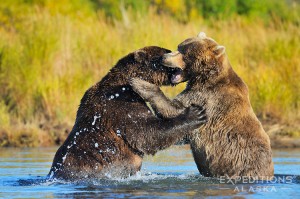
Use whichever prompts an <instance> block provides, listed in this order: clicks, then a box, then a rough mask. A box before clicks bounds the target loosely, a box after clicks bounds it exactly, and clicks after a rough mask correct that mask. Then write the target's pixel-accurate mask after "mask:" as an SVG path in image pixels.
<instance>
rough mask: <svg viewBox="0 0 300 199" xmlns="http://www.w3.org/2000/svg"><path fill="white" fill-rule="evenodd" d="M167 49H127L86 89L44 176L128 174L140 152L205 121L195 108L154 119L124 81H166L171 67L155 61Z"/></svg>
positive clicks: (168, 142)
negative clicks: (111, 66)
mask: <svg viewBox="0 0 300 199" xmlns="http://www.w3.org/2000/svg"><path fill="white" fill-rule="evenodd" d="M168 52H170V51H169V50H166V49H163V48H160V47H154V46H153V47H145V48H143V49H140V50H138V51H135V52H133V53H130V54H128V55H127V56H125V57H124V58H122V59H121V60H119V62H118V63H117V64H116V65H115V66H114V67H113V68H112V69H111V71H110V72H109V73H108V74H107V75H106V76H105V77H104V78H103V79H102V80H101V81H100V82H98V83H97V84H95V85H94V86H92V87H91V88H90V89H88V90H87V91H86V93H85V94H84V96H83V98H82V99H81V103H80V107H79V109H78V112H77V116H76V121H75V124H74V127H73V129H72V131H71V133H70V134H69V136H68V138H67V139H66V141H65V142H64V143H63V145H62V146H61V147H60V148H59V149H58V151H57V152H56V154H55V157H54V160H53V164H52V167H51V170H50V172H49V174H48V176H49V177H51V178H62V179H68V180H74V179H84V178H103V177H122V178H124V177H128V176H130V175H133V174H135V173H136V172H137V171H139V170H140V168H141V164H142V158H143V156H144V154H151V155H153V154H155V153H156V152H157V151H158V150H162V149H165V148H166V147H169V146H170V145H172V144H173V143H175V142H176V141H177V140H179V139H181V138H182V137H183V136H185V135H186V134H187V133H188V132H189V131H192V130H193V129H196V128H198V127H199V126H200V125H201V124H202V123H204V122H205V120H206V118H205V113H204V111H203V109H202V108H199V107H191V108H188V109H186V110H185V111H183V113H182V114H180V115H178V116H176V117H174V118H170V119H159V118H157V117H155V116H153V114H152V113H151V112H150V110H149V108H148V107H147V105H146V103H145V102H144V100H143V99H142V98H141V97H140V96H139V95H138V94H136V93H135V92H134V91H133V90H132V88H131V86H130V85H129V79H130V78H133V77H139V78H142V79H143V80H145V81H149V82H151V83H153V84H156V85H169V84H170V81H169V79H170V78H169V75H170V72H171V70H172V69H171V68H167V67H164V66H162V65H161V64H160V61H159V59H161V56H162V55H163V54H165V53H168Z"/></svg>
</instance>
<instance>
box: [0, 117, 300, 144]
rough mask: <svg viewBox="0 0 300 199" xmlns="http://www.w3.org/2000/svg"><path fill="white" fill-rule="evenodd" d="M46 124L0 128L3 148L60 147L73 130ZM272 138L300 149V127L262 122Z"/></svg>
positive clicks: (59, 125)
mask: <svg viewBox="0 0 300 199" xmlns="http://www.w3.org/2000/svg"><path fill="white" fill-rule="evenodd" d="M50 123H51V122H49V121H48V122H45V123H43V124H38V125H33V124H32V125H16V126H14V127H10V128H6V129H4V128H0V148H1V147H16V148H22V147H50V146H60V145H61V144H62V143H63V142H64V141H65V139H66V138H67V136H68V134H69V132H70V131H71V130H72V126H73V124H71V123H56V124H55V123H52V124H54V125H49V124H50ZM261 123H262V125H263V128H264V129H265V131H266V133H267V134H268V135H269V137H270V141H271V147H272V149H281V148H286V149H287V148H290V149H293V148H300V126H299V125H290V124H287V123H281V122H278V121H274V120H270V119H269V120H261Z"/></svg>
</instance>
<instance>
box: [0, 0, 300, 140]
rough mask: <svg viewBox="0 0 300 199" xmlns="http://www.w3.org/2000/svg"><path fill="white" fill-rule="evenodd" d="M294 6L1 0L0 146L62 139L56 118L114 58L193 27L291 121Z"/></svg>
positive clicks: (66, 116)
mask: <svg viewBox="0 0 300 199" xmlns="http://www.w3.org/2000/svg"><path fill="white" fill-rule="evenodd" d="M299 13H300V8H299V1H298V0H287V1H284V0H264V1H260V0H228V1H222V0H210V1H206V0H174V1H171V0H148V1H146V0H145V1H142V0H141V1H135V0H123V1H121V0H119V1H110V0H60V1H54V0H2V1H1V2H0V35H1V37H0V146H1V145H2V146H7V145H12V146H37V145H41V144H42V145H47V143H48V144H49V145H50V144H53V143H59V142H61V140H63V139H62V138H61V136H62V135H61V134H62V133H63V132H60V131H62V129H63V128H60V126H71V125H72V124H73V122H74V120H75V114H76V111H77V107H78V105H79V102H80V99H81V97H82V96H83V94H84V92H85V90H86V89H88V88H89V87H90V86H91V85H93V84H94V83H96V82H97V81H99V80H100V79H101V78H102V77H103V76H104V75H105V74H106V73H107V72H108V70H109V69H110V68H111V67H112V66H113V65H114V64H115V63H116V62H117V61H118V59H120V58H121V57H123V56H125V55H126V54H127V53H129V52H132V51H134V50H136V49H139V48H142V47H144V46H147V45H158V46H162V47H166V48H169V49H172V50H174V49H176V47H177V45H178V44H179V43H180V42H181V41H183V40H184V39H186V38H188V37H192V36H195V35H196V34H197V33H198V32H199V31H204V32H206V33H207V35H208V36H210V37H212V38H214V39H215V40H216V41H217V42H219V43H220V44H222V45H225V46H226V50H227V54H228V56H229V59H230V61H231V63H232V65H233V67H234V69H235V70H236V71H237V73H238V74H239V75H240V76H241V77H242V78H243V79H244V80H245V82H246V83H247V85H248V86H249V90H250V97H251V102H252V105H253V107H254V109H255V112H256V113H257V115H259V116H260V118H261V119H268V118H275V119H276V121H283V122H285V123H293V124H295V123H297V122H298V121H299V118H300V83H299V76H300V56H299V55H300V45H299V44H300V29H299V25H300V17H299ZM183 88H184V85H179V86H177V87H175V88H165V89H164V90H165V91H166V93H167V94H168V95H169V96H171V97H173V96H175V95H176V94H177V93H179V92H180V91H181V90H182V89H183ZM60 138H61V139H60ZM45 143H46V144H45Z"/></svg>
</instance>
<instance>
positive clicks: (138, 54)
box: [134, 50, 147, 63]
mask: <svg viewBox="0 0 300 199" xmlns="http://www.w3.org/2000/svg"><path fill="white" fill-rule="evenodd" d="M146 59H147V53H146V51H144V50H137V51H135V52H134V60H135V61H136V62H139V63H141V62H143V61H145V60H146Z"/></svg>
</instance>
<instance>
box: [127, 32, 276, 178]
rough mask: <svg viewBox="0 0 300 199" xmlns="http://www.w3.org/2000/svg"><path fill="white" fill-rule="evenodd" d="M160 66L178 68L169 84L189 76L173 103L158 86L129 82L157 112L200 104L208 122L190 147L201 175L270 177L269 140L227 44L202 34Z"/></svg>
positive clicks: (163, 113)
mask: <svg viewBox="0 0 300 199" xmlns="http://www.w3.org/2000/svg"><path fill="white" fill-rule="evenodd" d="M163 64H164V65H166V66H169V67H172V68H180V69H181V70H183V71H182V72H180V71H179V72H178V71H177V72H176V73H174V74H173V76H172V77H171V80H172V82H173V83H179V82H180V81H185V80H188V83H187V87H186V89H185V90H184V91H183V92H182V93H181V94H179V95H178V96H177V97H176V98H175V99H174V100H173V101H170V100H169V99H168V98H166V97H165V96H164V94H163V93H162V92H161V91H160V89H159V88H158V87H157V86H155V85H152V84H150V83H148V82H145V81H143V80H140V79H137V78H135V79H133V80H132V82H131V85H133V88H134V90H135V91H136V92H137V93H139V95H140V96H142V97H143V98H144V99H145V100H146V101H149V102H150V104H151V106H152V107H153V109H154V110H155V111H156V112H157V114H159V115H161V116H162V117H164V118H168V117H175V116H176V115H178V114H180V113H182V112H183V110H184V107H189V106H190V105H191V104H196V105H200V106H204V107H205V109H206V113H207V117H208V122H207V123H206V124H205V125H204V126H202V127H200V129H198V130H195V131H194V132H193V135H192V136H191V138H190V139H191V149H192V153H193V156H194V159H195V162H196V164H197V167H198V170H199V171H200V173H201V174H202V175H204V176H211V177H221V176H226V177H227V176H228V177H237V176H248V177H249V176H251V177H254V178H256V177H257V178H265V177H266V176H268V177H270V176H273V172H274V169H273V162H272V151H271V147H270V140H269V137H268V135H267V134H266V133H265V131H264V129H263V127H262V125H261V123H260V122H259V120H258V119H257V117H256V115H255V114H254V112H253V110H252V107H251V104H250V100H249V94H248V88H247V86H246V84H245V83H244V82H243V81H242V79H241V78H240V77H239V76H238V75H237V74H236V73H235V72H234V71H233V69H232V67H231V65H230V63H229V60H228V58H227V56H226V54H225V47H223V46H219V45H218V44H217V43H216V42H215V41H214V40H213V39H211V38H209V37H206V35H205V34H204V33H200V34H199V35H198V37H195V38H190V39H187V40H185V41H184V42H182V43H181V44H180V45H179V46H178V51H177V52H173V53H169V54H166V55H165V56H164V60H163Z"/></svg>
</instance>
